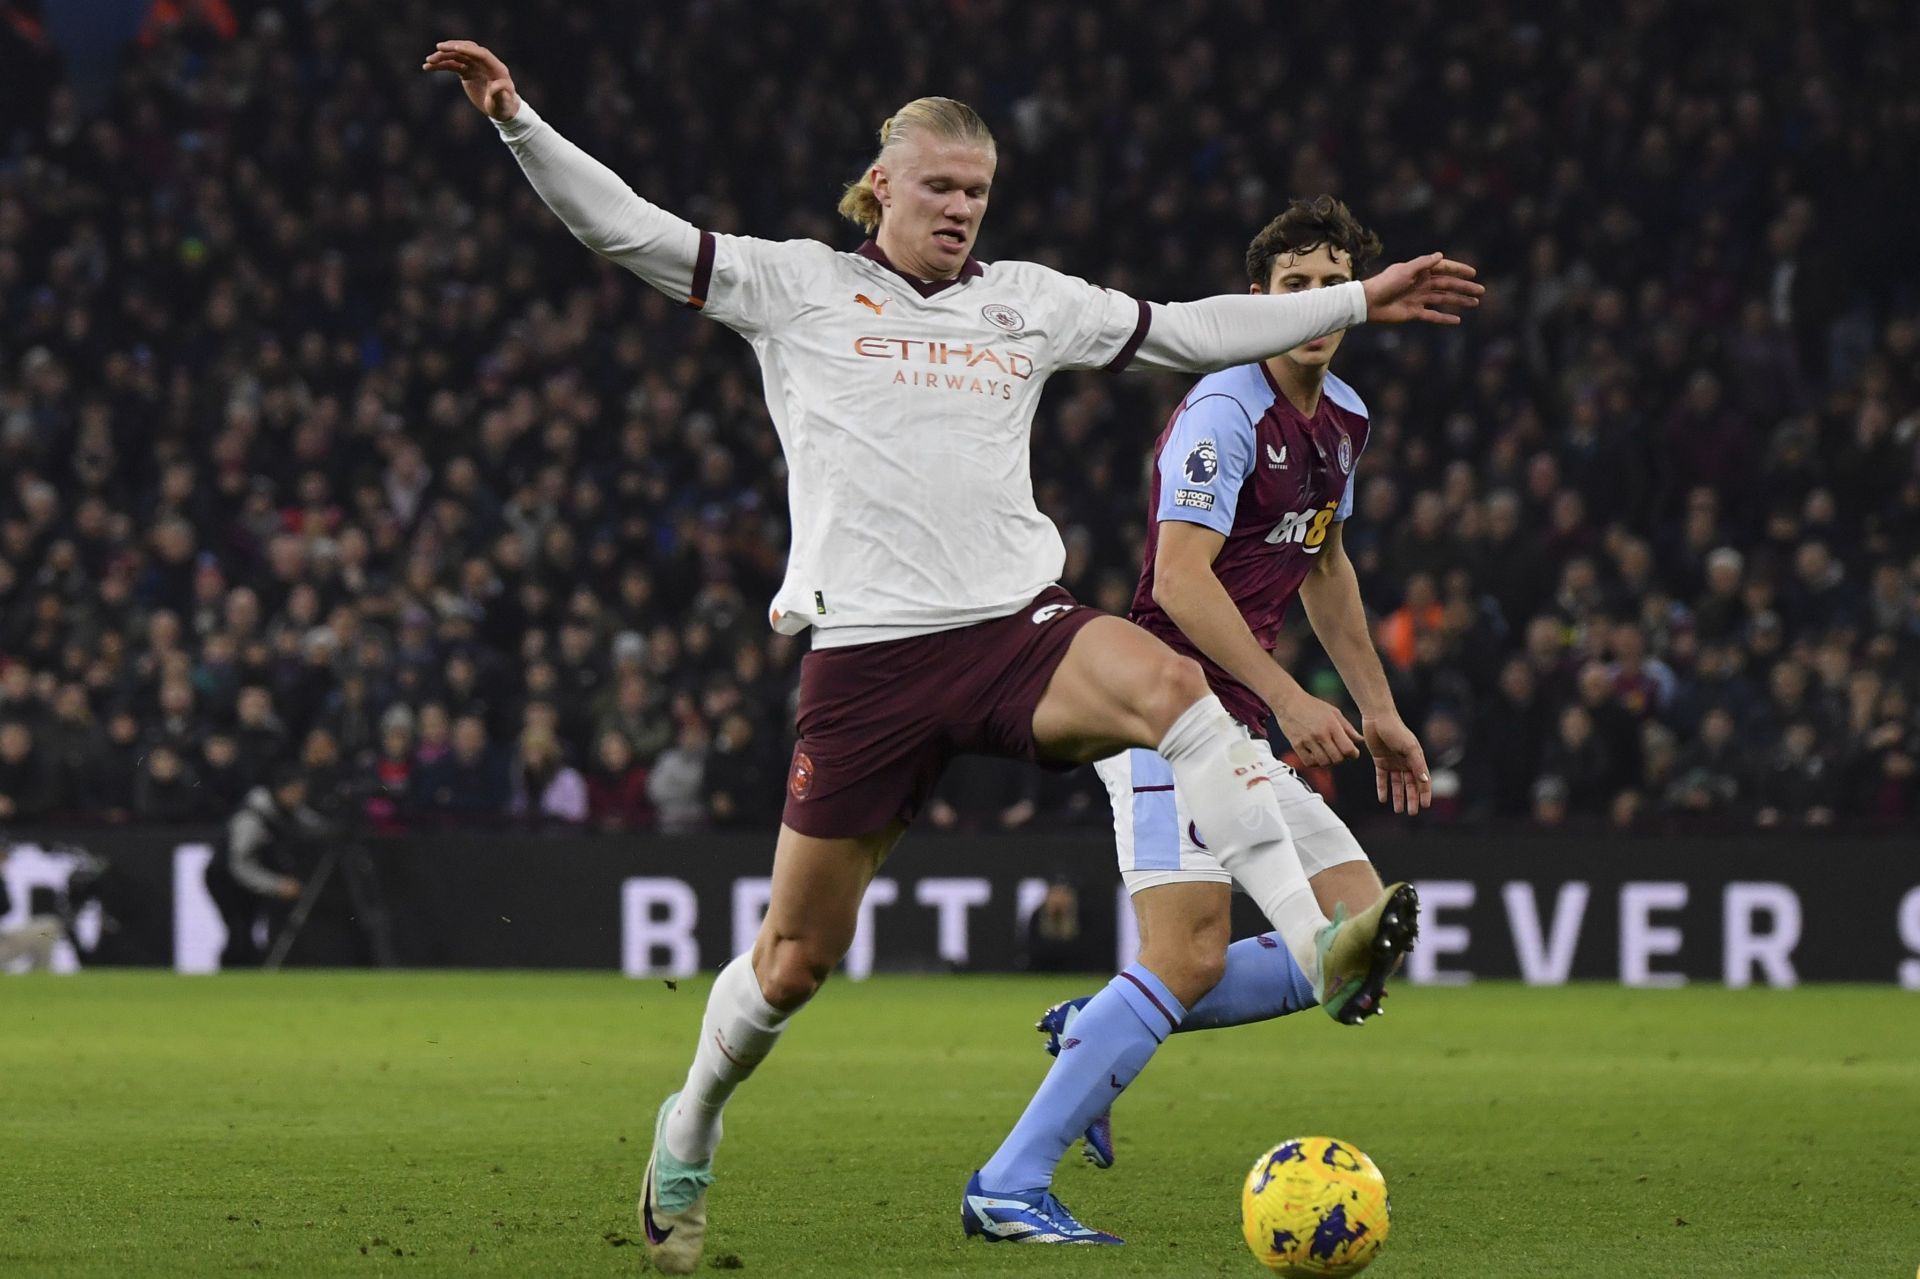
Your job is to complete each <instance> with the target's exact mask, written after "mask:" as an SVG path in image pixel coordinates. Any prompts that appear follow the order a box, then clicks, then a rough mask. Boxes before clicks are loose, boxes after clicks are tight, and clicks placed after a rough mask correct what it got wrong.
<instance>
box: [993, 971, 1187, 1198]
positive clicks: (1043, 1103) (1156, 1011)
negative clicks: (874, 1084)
mask: <svg viewBox="0 0 1920 1279" xmlns="http://www.w3.org/2000/svg"><path fill="white" fill-rule="evenodd" d="M1186 1013H1187V1010H1186V1009H1184V1008H1182V1007H1181V1006H1180V1001H1179V1000H1177V999H1175V998H1174V997H1173V992H1171V991H1169V990H1168V989H1167V988H1166V985H1165V984H1164V983H1163V982H1161V980H1160V979H1159V978H1158V977H1155V976H1154V975H1153V974H1152V973H1150V972H1148V971H1147V970H1146V969H1145V968H1143V967H1142V966H1141V965H1139V964H1135V965H1133V966H1132V967H1131V968H1127V969H1123V970H1122V971H1121V973H1120V975H1119V976H1118V977H1115V978H1114V979H1113V980H1112V981H1110V982H1108V983H1107V986H1106V989H1104V990H1102V991H1101V992H1100V993H1099V994H1097V995H1095V996H1094V997H1093V998H1092V999H1090V1000H1088V1001H1087V1006H1086V1007H1085V1008H1082V1009H1081V1010H1080V1015H1079V1016H1078V1017H1076V1018H1074V1020H1073V1028H1072V1030H1073V1033H1072V1034H1071V1035H1069V1036H1068V1037H1067V1038H1066V1039H1064V1040H1062V1041H1061V1044H1060V1055H1059V1056H1058V1057H1055V1058H1054V1059H1053V1068H1052V1069H1051V1070H1049V1071H1047V1077H1046V1078H1045V1079H1044V1080H1042V1081H1041V1083H1040V1091H1038V1092H1036V1093H1035V1094H1034V1095H1033V1100H1032V1101H1030V1102H1028V1103H1027V1109H1026V1113H1024V1114H1022V1115H1021V1116H1020V1122H1019V1123H1017V1124H1015V1125H1014V1126H1013V1131H1012V1132H1010V1133H1008V1134H1007V1139H1006V1140H1005V1141H1004V1142H1002V1143H1001V1145H1000V1149H998V1150H996V1151H994V1153H993V1158H991V1159H989V1160H987V1162H986V1164H985V1165H984V1166H982V1167H981V1169H980V1187H981V1189H982V1190H986V1191H988V1192H998V1193H1002V1194H1006V1193H1010V1192H1018V1191H1027V1190H1040V1189H1044V1188H1045V1187H1047V1186H1049V1185H1051V1184H1053V1170H1054V1166H1055V1165H1057V1164H1058V1163H1059V1162H1060V1157H1061V1156H1062V1155H1064V1154H1066V1153H1067V1147H1068V1146H1071V1145H1072V1144H1073V1143H1074V1142H1075V1141H1077V1140H1079V1138H1080V1134H1081V1133H1083V1132H1085V1131H1086V1128H1087V1125H1088V1124H1090V1123H1092V1122H1093V1121H1094V1120H1095V1119H1096V1118H1098V1117H1099V1116H1100V1115H1101V1114H1103V1113H1104V1112H1105V1111H1106V1109H1107V1107H1109V1106H1111V1105H1113V1099H1114V1098H1115V1097H1118V1096H1119V1095H1120V1092H1121V1090H1122V1089H1124V1088H1125V1087H1126V1086H1127V1085H1128V1084H1130V1083H1132V1082H1133V1080H1134V1076H1136V1075H1138V1074H1139V1073H1140V1071H1141V1070H1142V1069H1143V1068H1144V1067H1145V1066H1146V1064H1147V1062H1148V1060H1149V1059H1150V1058H1151V1057H1152V1056H1153V1050H1154V1049H1156V1048H1158V1047H1159V1046H1160V1045H1161V1044H1162V1043H1163V1042H1165V1040H1166V1037H1167V1036H1168V1035H1170V1034H1172V1033H1173V1032H1174V1031H1175V1030H1176V1029H1178V1028H1179V1025H1180V1019H1181V1018H1183V1017H1185V1016H1186Z"/></svg>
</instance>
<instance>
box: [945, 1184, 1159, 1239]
mask: <svg viewBox="0 0 1920 1279" xmlns="http://www.w3.org/2000/svg"><path fill="white" fill-rule="evenodd" d="M960 1226H961V1228H962V1229H963V1230H965V1231H966V1232H967V1235H968V1236H969V1237H973V1236H978V1237H980V1238H982V1239H985V1240H986V1241H987V1242H988V1243H1060V1244H1120V1243H1125V1242H1126V1240H1124V1239H1122V1238H1121V1237H1120V1236H1119V1235H1110V1234H1108V1233H1107V1232H1106V1231H1104V1230H1094V1229H1091V1228H1089V1227H1087V1226H1083V1225H1081V1224H1080V1223H1079V1222H1078V1221H1076V1220H1074V1216H1073V1214H1072V1213H1070V1212H1068V1211H1067V1206H1066V1205H1065V1204H1063V1203H1061V1202H1060V1201H1059V1200H1058V1199H1055V1198H1054V1197H1053V1192H1052V1191H1051V1190H1016V1191H1012V1192H1010V1193H1007V1194H995V1195H990V1194H988V1193H986V1192H985V1191H984V1190H982V1189H980V1174H979V1173H977V1172H976V1173H974V1174H973V1176H972V1177H971V1178H969V1179H968V1181H967V1193H966V1194H965V1195H962V1196H961V1198H960Z"/></svg>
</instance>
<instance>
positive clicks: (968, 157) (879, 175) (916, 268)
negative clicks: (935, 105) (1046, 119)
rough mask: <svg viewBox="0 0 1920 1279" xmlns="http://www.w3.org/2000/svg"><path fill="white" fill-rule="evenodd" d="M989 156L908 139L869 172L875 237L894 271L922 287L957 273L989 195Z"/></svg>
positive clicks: (962, 145)
mask: <svg viewBox="0 0 1920 1279" xmlns="http://www.w3.org/2000/svg"><path fill="white" fill-rule="evenodd" d="M993 170H994V156H993V152H991V151H988V150H986V149H984V148H982V147H979V146H976V145H974V144H973V143H971V142H954V141H951V140H947V139H941V138H920V137H915V136H912V135H909V136H907V137H905V138H903V139H901V140H900V141H899V142H896V143H895V144H894V145H893V147H892V149H891V150H890V151H889V153H888V155H887V158H886V161H885V163H881V164H876V165H874V166H873V194H874V196H875V197H876V198H877V199H878V200H879V201H880V208H881V210H882V216H881V219H880V230H879V232H878V233H877V234H876V236H875V237H874V238H875V240H876V242H877V243H878V244H879V245H880V249H881V251H882V252H883V253H885V254H886V255H887V259H888V260H889V261H891V262H892V263H893V264H894V266H896V267H898V268H899V269H900V270H902V271H904V272H906V273H907V274H908V275H911V276H915V277H917V278H919V279H923V280H950V279H952V278H953V277H954V276H956V275H958V274H959V273H960V268H961V266H962V265H964V264H965V263H966V260H967V254H969V253H971V252H973V242H974V241H975V240H976V239H978V238H979V236H980V221H981V219H982V218H984V217H986V214H987V195H988V192H990V191H991V190H992V188H993Z"/></svg>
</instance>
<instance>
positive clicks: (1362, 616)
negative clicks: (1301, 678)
mask: <svg viewBox="0 0 1920 1279" xmlns="http://www.w3.org/2000/svg"><path fill="white" fill-rule="evenodd" d="M1300 602H1301V603H1302V604H1303V605H1305V606H1306V610H1307V621H1308V622H1309V623H1310V624H1311V625H1312V626H1313V633H1314V636H1315V638H1317V639H1318V640H1319V641H1320V647H1322V648H1324V649H1326V650H1327V656H1328V657H1330V658H1332V659H1333V667H1334V669H1335V670H1337V671H1339V672H1340V679H1341V681H1342V682H1343V683H1345V684H1346V686H1347V692H1348V693H1349V694H1351V695H1352V697H1353V704H1354V705H1355V706H1358V707H1359V708H1360V714H1361V716H1362V717H1363V718H1372V717H1374V716H1377V715H1395V714H1398V713H1399V712H1398V711H1397V710H1396V709H1395V707H1394V704H1393V690H1392V689H1391V688H1389V687H1388V685H1387V672H1386V669H1385V668H1384V667H1382V666H1381V665H1380V654H1379V653H1378V652H1377V651H1376V650H1375V649H1374V647H1373V634H1372V632H1371V631H1370V630H1369V629H1368V628H1367V610H1366V606H1365V605H1363V604H1362V603H1361V602H1360V579H1359V577H1358V576H1357V575H1356V574H1355V573H1354V571H1353V561H1351V560H1349V559H1348V558H1347V557H1346V555H1345V554H1344V553H1337V558H1335V559H1333V560H1331V561H1329V562H1328V563H1326V564H1325V565H1324V566H1316V568H1315V569H1314V571H1313V572H1311V573H1309V574H1307V580H1306V581H1304V582H1302V583H1301V584H1300Z"/></svg>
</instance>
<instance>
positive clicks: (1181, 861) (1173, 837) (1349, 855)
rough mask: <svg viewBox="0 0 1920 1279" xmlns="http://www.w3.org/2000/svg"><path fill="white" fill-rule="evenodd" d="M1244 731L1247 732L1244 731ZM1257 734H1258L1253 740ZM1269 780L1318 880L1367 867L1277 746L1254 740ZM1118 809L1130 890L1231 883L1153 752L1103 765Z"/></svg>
mask: <svg viewBox="0 0 1920 1279" xmlns="http://www.w3.org/2000/svg"><path fill="white" fill-rule="evenodd" d="M1243 731H1244V730H1243ZM1249 736H1251V734H1249ZM1253 744H1254V748H1255V749H1256V750H1258V751H1259V752H1260V758H1261V761H1262V763H1263V764H1264V765H1265V766H1266V770H1267V777H1268V778H1269V779H1270V780H1271V781H1272V782H1273V788H1274V791H1275V793H1276V794H1278V795H1279V797H1280V815H1281V816H1282V817H1284V818H1285V819H1286V822H1287V829H1288V830H1289V831H1291V832H1292V834H1293V842H1294V846H1295V847H1296V848H1298V849H1299V852H1300V865H1301V866H1302V867H1303V868H1304V869H1305V870H1306V872H1307V878H1309V879H1311V878H1313V877H1314V876H1315V875H1317V874H1319V873H1320V872H1321V871H1323V870H1326V869H1327V868H1328V867H1329V866H1339V865H1341V864H1343V863H1345V862H1363V861H1365V860H1367V854H1366V852H1365V851H1364V850H1363V849H1362V848H1361V847H1360V841H1359V840H1357V839H1355V838H1354V837H1353V832H1352V831H1350V830H1348V829H1347V824H1346V823H1345V822H1343V821H1341V820H1340V818H1339V816H1338V815H1337V814H1335V813H1334V811H1333V809H1331V808H1329V807H1328V806H1327V801H1326V800H1324V799H1322V798H1320V793H1319V792H1318V791H1316V790H1314V789H1313V787H1311V786H1309V785H1307V784H1306V783H1305V782H1303V781H1301V780H1300V775H1299V774H1298V773H1295V772H1294V771H1293V770H1292V769H1291V768H1288V767H1287V766H1286V765H1285V764H1282V763H1281V762H1280V761H1279V760H1277V759H1275V758H1274V757H1273V748H1272V747H1271V746H1269V745H1267V743H1266V742H1265V741H1264V740H1262V739H1260V738H1253ZM1093 767H1094V771H1095V772H1097V773H1099V774H1100V780H1101V781H1102V782H1104V783H1106V787H1107V799H1108V801H1109V802H1110V803H1111V804H1112V805H1113V843H1114V849H1115V851H1116V852H1118V853H1119V855H1120V876H1121V878H1122V879H1124V880H1125V881H1126V884H1127V892H1129V893H1137V892H1139V891H1140V890H1141V889H1143V888H1153V887H1156V886H1157V885H1160V884H1191V883H1208V884H1231V883H1232V882H1233V876H1231V875H1229V874H1228V873H1227V872H1226V871H1225V870H1224V869H1222V868H1221V865H1220V863H1219V862H1217V861H1215V860H1214V857H1213V854H1212V853H1210V852H1208V851H1207V849H1206V845H1205V844H1204V843H1203V842H1202V841H1204V840H1205V839H1206V837H1207V833H1206V832H1205V831H1203V830H1196V829H1195V828H1194V822H1193V818H1192V817H1191V816H1190V815H1189V814H1188V813H1187V804H1186V801H1185V800H1184V799H1183V798H1181V796H1180V792H1179V791H1177V790H1175V789H1174V785H1173V769H1172V768H1171V767H1170V766H1169V765H1168V764H1167V761H1166V760H1164V759H1161V758H1160V756H1159V755H1158V754H1157V753H1155V752H1153V751H1150V750H1144V749H1139V748H1136V749H1134V750H1129V751H1124V752H1122V753H1121V754H1118V755H1112V756H1109V757H1108V758H1106V759H1103V760H1101V761H1099V762H1098V763H1096V764H1095V765H1094V766H1093Z"/></svg>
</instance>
